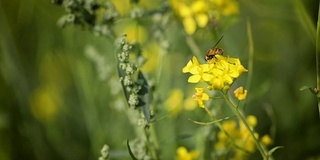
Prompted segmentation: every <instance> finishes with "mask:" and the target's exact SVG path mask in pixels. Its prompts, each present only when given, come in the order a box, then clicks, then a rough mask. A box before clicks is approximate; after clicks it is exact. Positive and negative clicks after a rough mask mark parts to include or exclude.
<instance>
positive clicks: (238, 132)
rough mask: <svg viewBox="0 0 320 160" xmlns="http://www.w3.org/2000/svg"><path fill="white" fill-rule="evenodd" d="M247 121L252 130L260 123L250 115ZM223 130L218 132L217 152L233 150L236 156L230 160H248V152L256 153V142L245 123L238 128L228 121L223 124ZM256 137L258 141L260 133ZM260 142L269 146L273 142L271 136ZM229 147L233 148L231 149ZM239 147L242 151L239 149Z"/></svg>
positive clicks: (264, 137) (233, 122) (235, 124)
mask: <svg viewBox="0 0 320 160" xmlns="http://www.w3.org/2000/svg"><path fill="white" fill-rule="evenodd" d="M246 119H247V121H248V123H249V125H250V126H251V127H252V129H254V127H255V126H256V125H257V123H258V121H257V118H256V117H255V116H253V115H249V116H247V118H246ZM222 128H223V130H224V131H219V132H218V142H217V143H216V144H215V148H216V149H217V150H231V151H232V152H233V153H234V154H233V157H232V158H229V159H234V160H237V159H247V158H248V152H249V153H253V152H254V151H255V149H256V146H255V141H254V139H253V137H252V136H251V135H250V132H249V131H248V129H247V128H246V127H245V125H244V124H243V123H240V124H239V126H237V123H236V122H235V121H234V120H228V121H224V122H223V123H222ZM226 133H227V134H228V135H229V136H230V137H231V138H232V139H233V140H232V141H230V140H229V136H228V135H226ZM254 135H255V137H256V138H257V139H258V138H259V134H258V133H254ZM260 141H261V142H262V144H264V145H267V144H270V143H271V141H272V140H271V138H270V137H269V136H263V137H262V138H261V140H260ZM230 143H231V145H230ZM235 145H236V146H235ZM229 146H232V147H231V148H229ZM239 147H240V148H241V149H239ZM229 152H230V151H229Z"/></svg>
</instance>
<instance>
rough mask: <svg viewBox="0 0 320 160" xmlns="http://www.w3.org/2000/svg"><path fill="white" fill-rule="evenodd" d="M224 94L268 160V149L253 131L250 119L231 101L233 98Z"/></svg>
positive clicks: (264, 157)
mask: <svg viewBox="0 0 320 160" xmlns="http://www.w3.org/2000/svg"><path fill="white" fill-rule="evenodd" d="M222 94H223V96H224V99H225V100H226V102H227V104H228V105H229V107H230V108H231V110H232V111H233V113H234V114H236V115H237V117H238V118H239V119H240V121H241V122H242V123H243V124H244V126H245V127H246V128H247V130H248V131H249V133H250V136H251V137H252V138H253V139H254V142H255V144H256V146H257V147H258V149H259V152H260V154H261V156H262V157H263V159H264V160H268V155H267V153H266V152H267V151H266V150H265V149H264V148H263V147H262V145H261V143H260V142H259V140H258V138H257V137H256V136H255V135H254V131H253V129H252V127H250V125H249V123H248V121H247V120H246V118H245V117H244V115H243V114H242V113H241V111H240V110H239V108H238V106H236V105H234V103H232V102H231V100H230V98H229V96H228V95H227V94H224V93H222Z"/></svg>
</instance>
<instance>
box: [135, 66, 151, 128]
mask: <svg viewBox="0 0 320 160" xmlns="http://www.w3.org/2000/svg"><path fill="white" fill-rule="evenodd" d="M137 83H138V84H139V85H140V86H141V89H140V91H139V92H138V97H139V104H138V107H141V109H142V112H143V115H144V117H145V118H146V120H147V122H148V123H149V122H150V119H151V114H150V90H149V85H148V83H147V80H146V78H145V77H144V75H143V74H142V72H141V71H139V73H138V80H137Z"/></svg>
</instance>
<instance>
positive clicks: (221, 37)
mask: <svg viewBox="0 0 320 160" xmlns="http://www.w3.org/2000/svg"><path fill="white" fill-rule="evenodd" d="M222 38H223V36H221V38H220V39H219V40H218V42H217V43H216V44H215V45H214V46H213V47H212V48H214V47H216V46H217V45H218V44H219V42H220V41H221V39H222Z"/></svg>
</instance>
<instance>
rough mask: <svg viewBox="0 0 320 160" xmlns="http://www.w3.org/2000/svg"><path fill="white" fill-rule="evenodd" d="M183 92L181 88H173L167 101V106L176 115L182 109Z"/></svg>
mask: <svg viewBox="0 0 320 160" xmlns="http://www.w3.org/2000/svg"><path fill="white" fill-rule="evenodd" d="M182 100H183V92H182V91H181V89H173V90H172V91H171V93H170V96H169V98H168V99H167V101H166V103H165V104H166V108H167V109H168V110H169V111H171V112H172V115H173V116H176V115H177V114H178V113H179V112H180V111H181V109H182Z"/></svg>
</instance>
